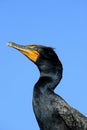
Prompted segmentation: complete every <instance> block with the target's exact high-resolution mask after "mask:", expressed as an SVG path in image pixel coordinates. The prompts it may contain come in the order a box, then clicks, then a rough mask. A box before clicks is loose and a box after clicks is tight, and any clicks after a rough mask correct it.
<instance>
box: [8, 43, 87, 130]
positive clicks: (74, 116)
mask: <svg viewBox="0 0 87 130" xmlns="http://www.w3.org/2000/svg"><path fill="white" fill-rule="evenodd" d="M14 45H15V46H16V44H14V43H12V44H11V45H10V46H12V47H14ZM22 48H27V49H28V48H29V47H27V46H25V47H24V46H23V47H22ZM31 48H32V50H33V51H35V53H36V52H38V54H39V55H38V57H37V59H36V61H35V60H34V61H35V62H34V63H35V64H36V65H37V67H38V69H39V71H40V78H39V80H38V81H37V83H36V84H35V86H34V91H33V109H34V113H35V116H36V119H37V122H38V124H39V127H40V130H87V117H85V116H84V115H82V114H81V113H80V112H78V111H77V110H75V109H74V108H72V107H71V106H69V105H68V104H67V103H66V101H65V100H64V99H62V98H61V97H60V96H59V95H57V94H55V93H54V89H55V87H56V86H57V84H59V82H60V80H61V78H62V64H61V62H60V60H59V58H58V56H57V55H56V53H55V52H54V50H53V49H52V48H50V47H45V46H38V45H33V47H31ZM31 48H29V49H31ZM16 49H17V48H16ZM18 50H19V51H20V46H19V49H18ZM32 50H31V51H32ZM25 51H26V49H25ZM22 53H23V54H25V53H24V52H22ZM27 57H28V58H30V56H29V55H27Z"/></svg>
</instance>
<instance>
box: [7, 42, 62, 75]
mask: <svg viewBox="0 0 87 130" xmlns="http://www.w3.org/2000/svg"><path fill="white" fill-rule="evenodd" d="M8 46H10V47H13V48H15V49H17V50H19V51H20V52H21V53H22V54H24V55H25V56H26V57H27V58H28V59H30V60H31V61H32V62H34V63H35V64H36V65H37V66H38V68H39V70H40V72H42V73H45V74H46V73H47V74H48V73H50V72H51V71H52V70H55V71H56V68H57V69H59V71H60V73H62V64H61V62H60V60H59V58H58V56H57V55H56V53H55V52H54V50H53V49H52V48H51V47H46V46H42V45H27V46H23V45H18V44H16V43H13V42H9V43H8Z"/></svg>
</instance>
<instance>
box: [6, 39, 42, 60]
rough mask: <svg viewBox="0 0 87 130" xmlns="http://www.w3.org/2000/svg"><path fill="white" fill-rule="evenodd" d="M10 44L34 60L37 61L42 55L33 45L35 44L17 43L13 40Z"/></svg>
mask: <svg viewBox="0 0 87 130" xmlns="http://www.w3.org/2000/svg"><path fill="white" fill-rule="evenodd" d="M8 46H10V47H13V48H15V49H17V50H19V51H20V52H21V53H22V54H24V55H25V56H26V57H28V58H29V59H30V60H31V61H33V62H36V61H37V59H38V57H39V55H40V54H39V53H38V52H37V51H36V50H34V48H35V46H33V45H30V46H21V45H18V44H15V43H13V42H9V43H8Z"/></svg>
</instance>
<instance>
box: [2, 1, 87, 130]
mask: <svg viewBox="0 0 87 130" xmlns="http://www.w3.org/2000/svg"><path fill="white" fill-rule="evenodd" d="M9 41H13V42H16V43H19V44H22V45H30V44H41V45H46V46H51V47H53V48H55V51H56V53H57V54H58V56H59V58H60V60H61V61H62V64H63V68H64V71H63V79H62V81H61V83H60V84H59V86H58V87H57V88H56V90H55V92H56V93H57V94H59V95H61V96H62V97H63V98H64V99H65V100H66V101H67V102H68V103H69V104H70V105H71V106H73V107H74V108H76V109H78V110H79V111H80V112H81V113H83V114H84V115H87V1H86V0H61V1H60V0H44V1H41V0H0V130H38V129H39V127H38V125H37V122H36V119H35V116H34V113H33V110H32V92H33V86H34V84H35V83H36V81H37V80H38V78H39V71H38V69H37V67H36V66H35V65H34V64H33V63H32V62H31V61H29V60H28V59H27V58H26V57H25V56H24V55H22V54H21V53H19V52H18V51H17V50H15V49H12V48H10V47H8V46H6V43H7V42H9Z"/></svg>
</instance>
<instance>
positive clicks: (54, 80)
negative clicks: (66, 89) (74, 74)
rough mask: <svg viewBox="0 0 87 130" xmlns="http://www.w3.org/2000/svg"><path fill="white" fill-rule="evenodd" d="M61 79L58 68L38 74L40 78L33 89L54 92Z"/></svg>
mask: <svg viewBox="0 0 87 130" xmlns="http://www.w3.org/2000/svg"><path fill="white" fill-rule="evenodd" d="M61 78H62V73H61V72H60V71H59V69H58V68H55V69H54V70H53V69H52V70H50V71H49V72H48V71H45V72H43V71H42V72H40V78H39V80H38V82H37V83H36V85H35V88H38V89H40V90H43V91H46V90H48V89H50V90H54V89H55V87H56V86H57V85H58V84H59V82H60V80H61Z"/></svg>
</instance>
